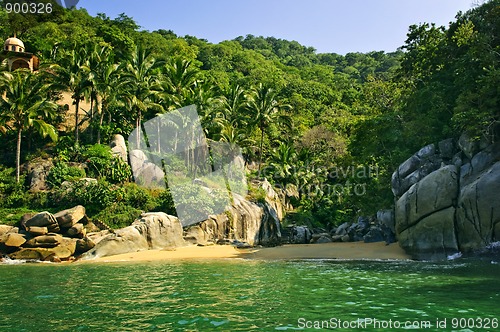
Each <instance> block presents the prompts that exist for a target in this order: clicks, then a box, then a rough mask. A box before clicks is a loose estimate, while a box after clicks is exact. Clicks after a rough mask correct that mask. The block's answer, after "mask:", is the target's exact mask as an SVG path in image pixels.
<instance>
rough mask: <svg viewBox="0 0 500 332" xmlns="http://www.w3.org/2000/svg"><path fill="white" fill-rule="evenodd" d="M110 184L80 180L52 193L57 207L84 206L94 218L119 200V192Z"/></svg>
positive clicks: (100, 181) (101, 181)
mask: <svg viewBox="0 0 500 332" xmlns="http://www.w3.org/2000/svg"><path fill="white" fill-rule="evenodd" d="M113 189H115V188H113V187H112V186H111V185H110V184H109V183H108V182H106V181H104V180H99V181H98V182H97V183H94V182H88V181H86V180H79V181H75V182H73V183H71V184H70V185H69V186H64V187H60V188H58V189H57V190H55V191H54V192H53V193H52V203H53V204H55V206H68V207H70V206H74V205H83V206H85V208H86V210H87V214H88V215H89V216H92V215H94V214H97V213H99V212H100V211H101V210H103V209H104V208H105V207H106V206H108V205H110V204H111V203H113V202H115V201H116V200H117V197H116V196H117V192H116V190H113Z"/></svg>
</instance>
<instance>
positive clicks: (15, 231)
mask: <svg viewBox="0 0 500 332" xmlns="http://www.w3.org/2000/svg"><path fill="white" fill-rule="evenodd" d="M84 223H88V218H87V217H86V216H85V208H84V207H83V206H75V207H74V208H71V209H68V210H64V211H61V212H58V213H56V214H55V215H52V214H51V213H49V212H40V213H37V214H26V215H24V216H23V217H22V218H21V221H20V222H19V227H13V226H6V225H0V255H8V256H9V257H10V258H11V259H23V260H42V261H45V260H48V261H53V262H60V261H61V260H72V259H74V256H77V255H79V254H82V253H83V252H85V251H88V250H90V249H92V247H93V246H94V242H93V240H92V239H90V238H88V237H86V236H85V234H86V227H85V225H84Z"/></svg>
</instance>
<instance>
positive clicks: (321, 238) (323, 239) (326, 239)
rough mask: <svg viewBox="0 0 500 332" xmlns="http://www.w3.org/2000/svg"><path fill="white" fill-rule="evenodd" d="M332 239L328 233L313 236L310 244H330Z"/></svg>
mask: <svg viewBox="0 0 500 332" xmlns="http://www.w3.org/2000/svg"><path fill="white" fill-rule="evenodd" d="M330 242H332V238H331V236H330V234H328V233H319V234H313V236H312V238H311V243H330Z"/></svg>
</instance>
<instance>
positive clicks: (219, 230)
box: [188, 193, 282, 246]
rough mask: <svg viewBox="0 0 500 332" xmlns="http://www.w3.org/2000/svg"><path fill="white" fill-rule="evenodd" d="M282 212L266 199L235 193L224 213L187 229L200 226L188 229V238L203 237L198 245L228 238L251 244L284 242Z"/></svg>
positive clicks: (191, 240)
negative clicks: (252, 200)
mask: <svg viewBox="0 0 500 332" xmlns="http://www.w3.org/2000/svg"><path fill="white" fill-rule="evenodd" d="M281 214H282V211H281V210H280V207H279V205H278V204H276V205H270V204H269V203H268V202H267V201H266V202H264V203H254V202H250V201H248V200H246V199H245V198H244V197H242V196H240V195H238V194H235V193H233V203H232V204H231V206H230V207H229V208H228V209H227V210H226V211H225V212H224V213H221V214H218V215H212V216H209V218H208V219H207V220H205V221H202V222H200V223H199V224H196V225H194V226H191V227H189V228H188V230H190V229H191V228H192V227H198V228H193V229H192V230H190V231H189V234H190V235H189V236H190V237H189V238H188V240H189V242H194V237H193V236H196V238H198V239H201V242H197V243H198V244H204V243H205V242H214V243H218V242H219V241H220V240H224V239H228V240H237V241H240V242H244V243H248V244H249V245H251V246H254V245H257V244H261V245H277V244H279V243H280V242H281V230H280V219H279V216H280V215H281ZM200 231H201V232H202V233H200Z"/></svg>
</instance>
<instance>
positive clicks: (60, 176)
mask: <svg viewBox="0 0 500 332" xmlns="http://www.w3.org/2000/svg"><path fill="white" fill-rule="evenodd" d="M85 176H86V174H85V170H83V169H82V168H80V167H76V166H68V164H66V163H65V162H62V161H59V162H57V163H56V164H55V165H54V167H52V168H51V170H50V172H49V175H48V176H47V183H48V184H49V185H50V186H51V187H52V188H57V187H59V186H60V185H61V184H62V183H63V182H64V181H70V182H73V181H75V180H79V179H81V178H84V177H85Z"/></svg>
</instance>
